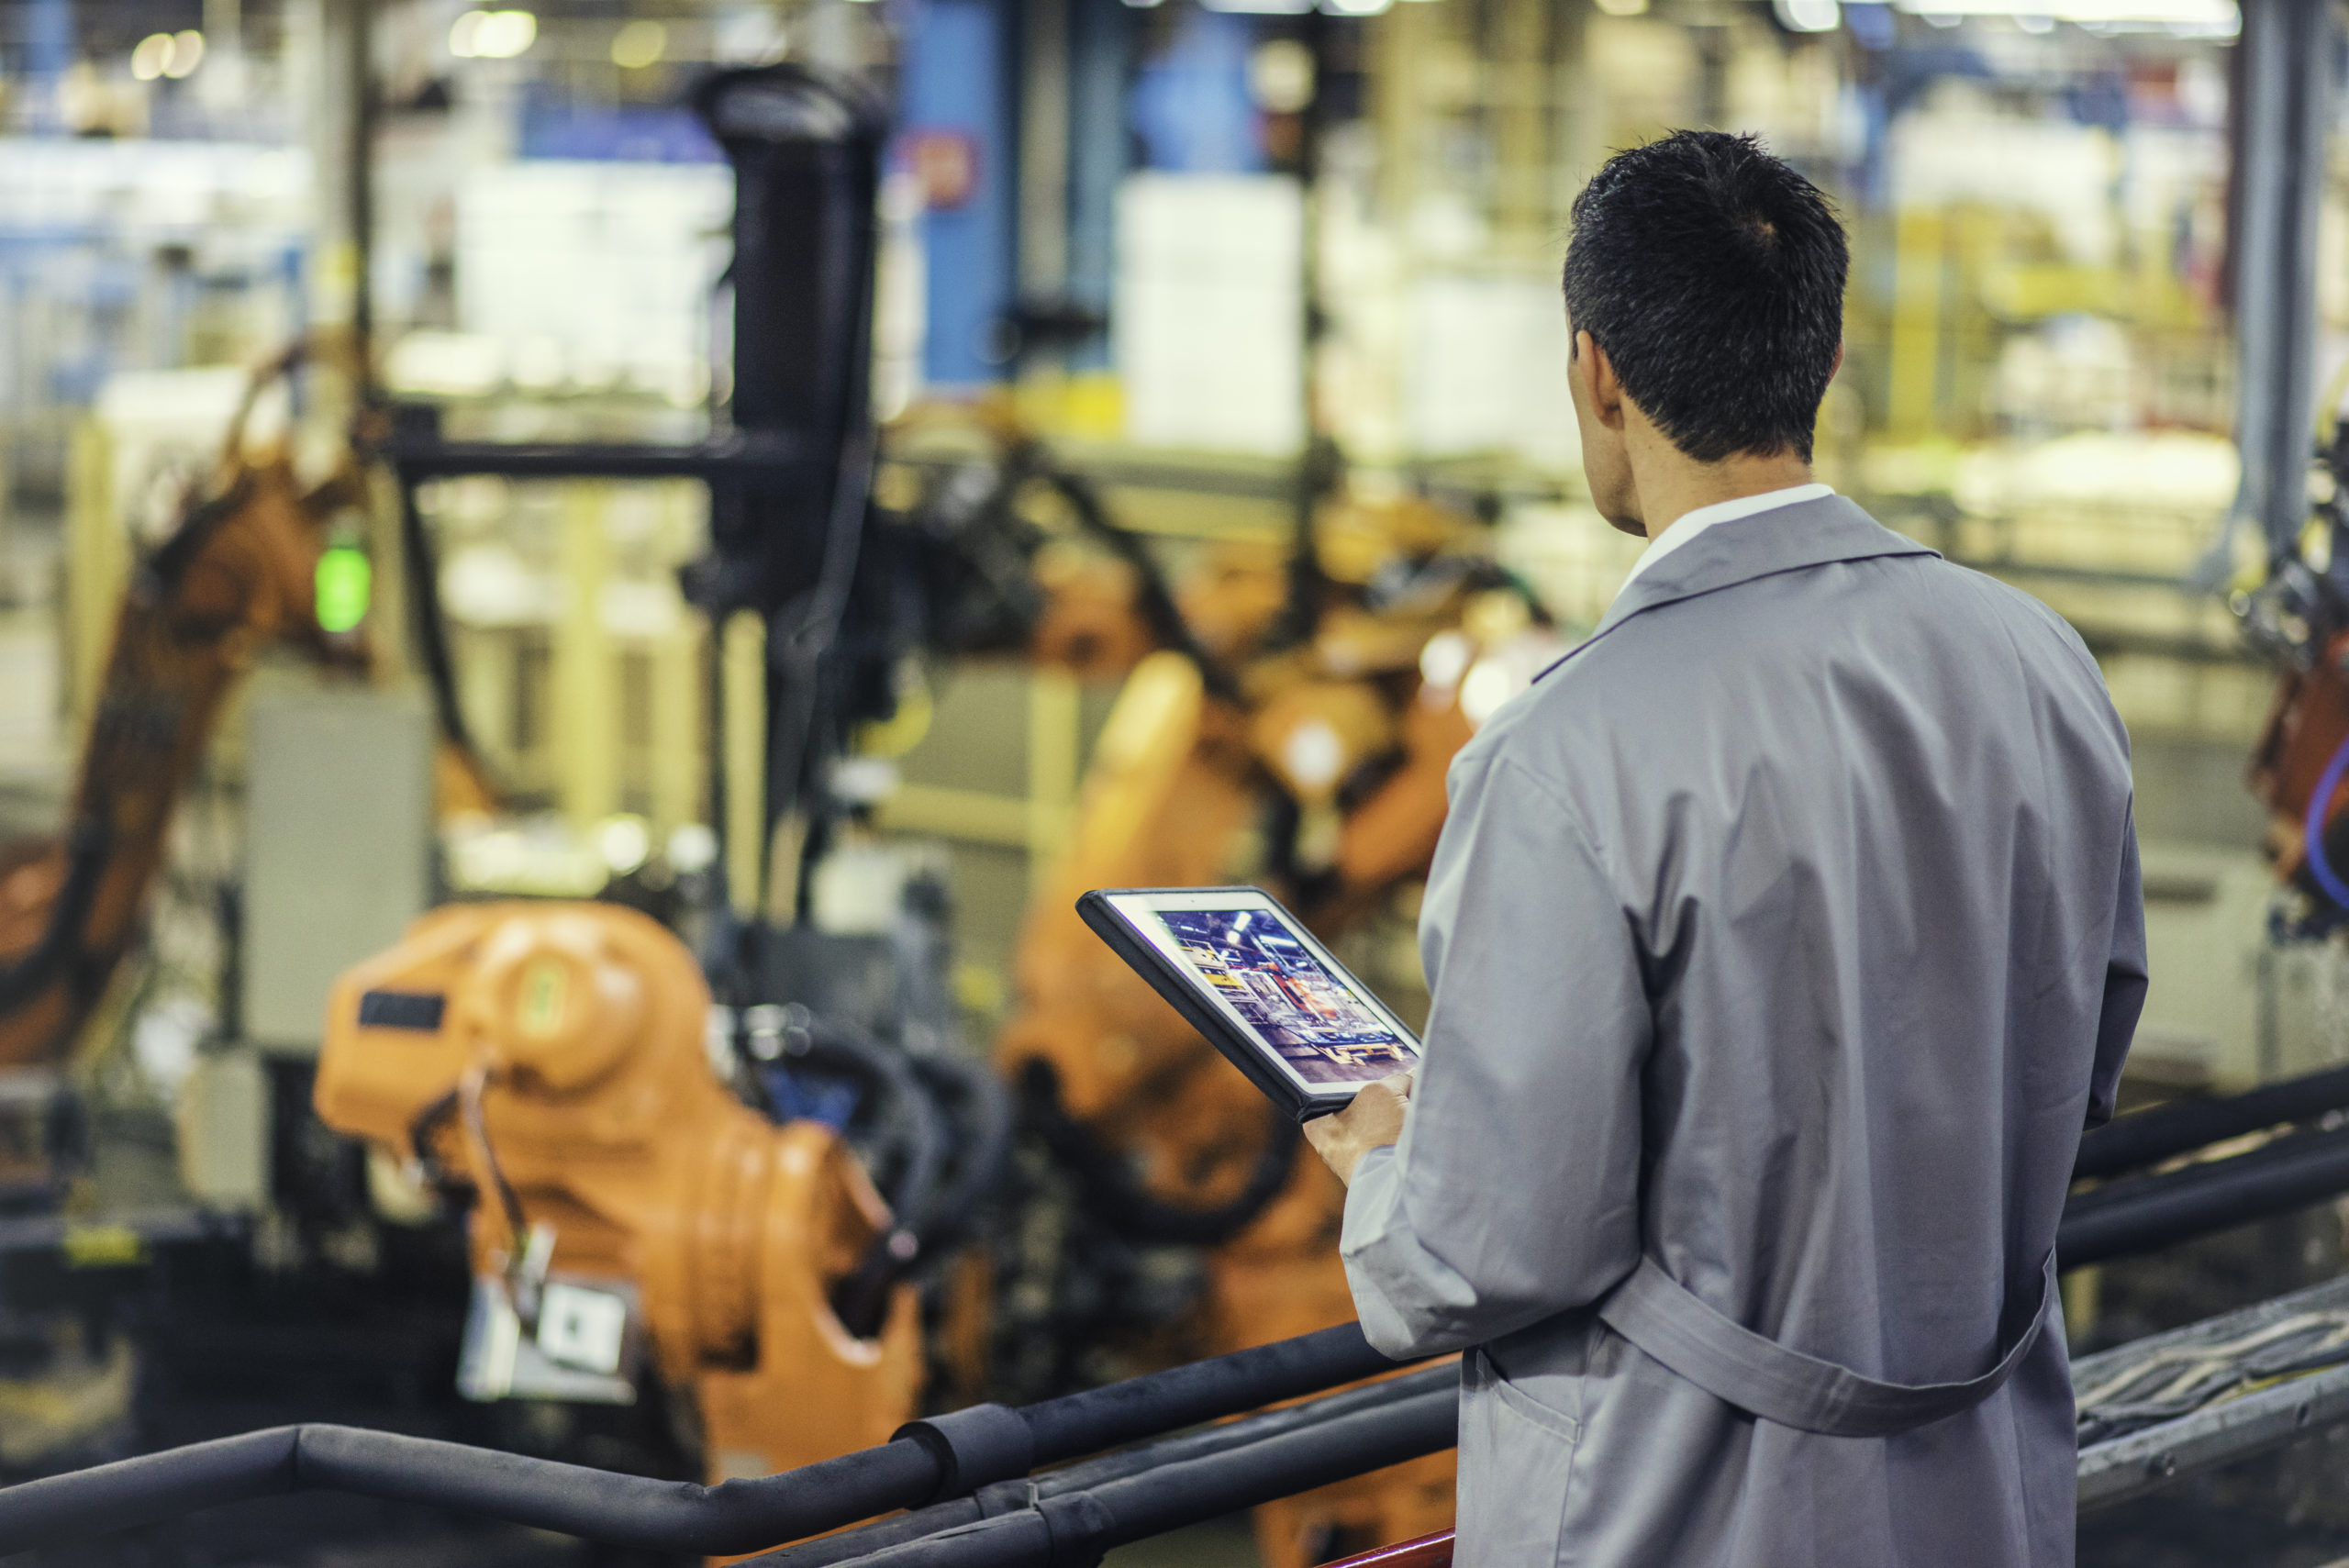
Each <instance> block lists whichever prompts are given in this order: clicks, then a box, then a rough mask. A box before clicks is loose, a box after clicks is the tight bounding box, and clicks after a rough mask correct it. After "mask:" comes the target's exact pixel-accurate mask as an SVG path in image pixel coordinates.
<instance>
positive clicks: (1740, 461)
mask: <svg viewBox="0 0 2349 1568" xmlns="http://www.w3.org/2000/svg"><path fill="white" fill-rule="evenodd" d="M1639 423H1640V424H1642V425H1645V424H1646V423H1647V422H1646V420H1645V419H1643V418H1642V419H1640V420H1639ZM1642 436H1643V437H1644V438H1645V439H1642ZM1631 438H1632V439H1631V440H1630V441H1629V442H1628V443H1627V444H1628V446H1629V448H1630V453H1629V455H1630V457H1631V483H1632V484H1633V485H1634V487H1635V488H1636V489H1637V490H1638V492H1639V497H1640V518H1641V521H1642V523H1643V524H1644V525H1645V526H1646V528H1647V537H1648V538H1650V539H1653V538H1655V537H1656V536H1657V535H1658V534H1660V533H1662V532H1664V529H1666V528H1670V527H1671V526H1672V525H1673V524H1674V523H1675V522H1677V521H1678V520H1679V519H1680V518H1682V517H1687V515H1688V514H1689V513H1691V512H1693V511H1695V510H1697V509H1698V507H1700V506H1716V505H1719V504H1720V502H1723V501H1735V500H1739V499H1741V498H1742V497H1744V496H1747V495H1766V494H1768V493H1769V492H1770V491H1773V490H1786V489H1790V488H1792V487H1793V486H1795V485H1798V484H1810V483H1812V480H1813V478H1814V476H1813V474H1812V473H1811V472H1810V463H1809V461H1808V460H1806V459H1804V458H1802V457H1799V456H1798V455H1797V454H1795V453H1794V452H1791V451H1785V452H1774V453H1769V454H1766V455H1765V454H1762V453H1757V452H1733V453H1731V455H1730V456H1728V457H1725V458H1723V459H1721V460H1720V462H1698V461H1697V460H1696V459H1694V458H1692V457H1690V456H1688V455H1687V453H1686V452H1683V451H1682V450H1680V449H1679V448H1678V447H1675V446H1674V445H1673V444H1672V442H1671V441H1670V439H1667V438H1666V437H1665V436H1664V434H1663V433H1662V432H1661V431H1658V430H1656V429H1655V428H1654V427H1653V426H1649V427H1648V428H1647V429H1646V430H1645V431H1643V432H1632V433H1631Z"/></svg>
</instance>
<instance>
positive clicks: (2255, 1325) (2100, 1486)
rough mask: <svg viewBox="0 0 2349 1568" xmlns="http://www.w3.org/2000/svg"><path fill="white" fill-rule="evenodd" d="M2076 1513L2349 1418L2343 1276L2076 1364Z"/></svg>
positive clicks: (2347, 1291) (2348, 1316)
mask: <svg viewBox="0 0 2349 1568" xmlns="http://www.w3.org/2000/svg"><path fill="white" fill-rule="evenodd" d="M2072 1386H2073V1388H2074V1389H2075V1390H2076V1393H2077V1397H2078V1399H2079V1405H2080V1434H2081V1447H2080V1469H2079V1476H2080V1507H2081V1509H2082V1510H2083V1511H2086V1510H2087V1509H2090V1508H2099V1507H2109V1506H2110V1505H2111V1504H2114V1503H2121V1502H2126V1501H2127V1500H2128V1499H2130V1498H2132V1497H2135V1496H2141V1495H2143V1494H2144V1493H2146V1492H2150V1491H2153V1490H2154V1489H2155V1488H2156V1487H2160V1486H2164V1485H2168V1484H2169V1483H2170V1482H2172V1481H2174V1480H2176V1479H2177V1478H2178V1477H2179V1476H2182V1475H2187V1474H2190V1473H2193V1472H2195V1471H2198V1470H2209V1469H2212V1468H2215V1467H2216V1466H2219V1465H2222V1464H2231V1463H2233V1462H2235V1461H2237V1460H2241V1459H2247V1458H2249V1457H2251V1456H2253V1455H2254V1454H2257V1453H2260V1452H2263V1451H2266V1450H2268V1449H2272V1448H2279V1447H2281V1446H2283V1445H2284V1444H2286V1443H2289V1442H2292V1441H2294V1440H2297V1439H2299V1438H2301V1437H2304V1436H2307V1435H2308V1434H2310V1433H2312V1432H2316V1431H2320V1430H2321V1429H2324V1428H2327V1427H2333V1426H2339V1425H2341V1424H2342V1423H2343V1422H2349V1278H2343V1279H2337V1280H2328V1281H2327V1282H2325V1283H2324V1284H2320V1285H2312V1286H2310V1288H2309V1289H2307V1290H2303V1291H2298V1292H2295V1293H2294V1294H2292V1295H2290V1296H2279V1297H2277V1299H2275V1300H2273V1301H2263V1302H2261V1303H2260V1304H2259V1305H2257V1306H2255V1307H2244V1308H2243V1309H2242V1310H2241V1311H2237V1312H2230V1313H2226V1314H2224V1315H2223V1316H2221V1317H2217V1318H2206V1319H2204V1320H2203V1321H2201V1322H2199V1323H2195V1324H2190V1325H2188V1327H2186V1328H2183V1329H2172V1330H2171V1331H2169V1332H2168V1333H2165V1334H2154V1335H2151V1336H2149V1337H2147V1338H2145V1339H2143V1340H2133V1341H2132V1342H2131V1343H2129V1344H2126V1345H2121V1346H2119V1347H2118V1348H2116V1349H2113V1350H2110V1351H2102V1352H2101V1353H2099V1354H2097V1355H2093V1356H2087V1357H2083V1358H2082V1359H2081V1360H2079V1361H2078V1362H2075V1363H2074V1364H2073V1367H2072Z"/></svg>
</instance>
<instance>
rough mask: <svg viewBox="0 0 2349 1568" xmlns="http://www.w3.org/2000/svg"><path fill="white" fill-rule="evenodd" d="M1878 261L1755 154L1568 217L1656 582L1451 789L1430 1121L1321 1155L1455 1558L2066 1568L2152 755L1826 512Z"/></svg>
mask: <svg viewBox="0 0 2349 1568" xmlns="http://www.w3.org/2000/svg"><path fill="white" fill-rule="evenodd" d="M1846 264H1847V261H1846V250H1845V245H1844V239H1843V234H1842V229H1841V228H1840V227H1839V226H1838V225H1837V223H1836V220H1835V218H1834V216H1833V215H1832V213H1831V211H1830V210H1829V208H1828V206H1827V205H1826V203H1825V201H1824V199H1823V198H1822V197H1821V196H1820V194H1819V192H1818V191H1817V190H1815V189H1814V188H1813V187H1812V186H1811V185H1810V184H1809V183H1808V182H1807V181H1805V180H1803V179H1802V178H1801V177H1800V176H1799V175H1798V174H1796V173H1795V172H1793V171H1792V170H1790V169H1788V168H1787V167H1786V166H1785V165H1784V164H1782V163H1780V162H1778V161H1776V160H1775V159H1773V158H1771V157H1769V156H1768V155H1767V154H1766V153H1765V152H1764V151H1762V150H1760V149H1759V148H1758V147H1757V146H1755V145H1754V144H1753V141H1752V140H1751V139H1740V138H1733V137H1729V136H1723V135H1718V134H1712V133H1690V132H1683V133H1680V134H1677V135H1675V136H1672V137H1669V138H1667V139H1664V140H1662V141H1658V142H1655V143H1653V144H1651V145H1649V146H1646V147H1642V148H1639V149H1635V150H1631V151H1627V152H1624V153H1621V154H1620V155H1619V156H1617V157H1616V158H1615V159H1613V160H1612V161H1609V163H1608V165H1607V166H1606V167H1605V168H1604V169H1603V170H1601V171H1600V172H1599V174H1598V177H1597V178H1596V179H1595V180H1593V181H1592V182H1591V184H1590V186H1589V188H1588V189H1587V190H1586V191H1585V192H1584V193H1583V195H1582V196H1581V197H1580V198H1579V200H1577V202H1576V203H1575V233H1574V238H1573V240H1572V242H1571V245H1570V249H1569V250H1568V254H1567V259H1566V266H1565V295H1566V308H1567V315H1568V317H1569V323H1570V326H1571V327H1572V328H1573V332H1574V338H1573V343H1574V348H1573V352H1572V355H1571V357H1570V361H1569V363H1568V365H1567V373H1568V375H1569V377H1570V379H1571V381H1572V384H1573V391H1574V402H1575V414H1576V417H1577V418H1578V421H1579V423H1580V425H1581V427H1582V437H1583V461H1584V464H1585V467H1586V471H1587V473H1588V475H1589V481H1590V487H1591V494H1592V498H1593V500H1594V502H1595V503H1596V505H1597V506H1598V509H1599V511H1600V512H1601V513H1603V514H1604V515H1605V516H1606V517H1607V518H1608V519H1609V521H1610V522H1612V523H1613V524H1614V525H1615V526H1616V527H1617V528H1622V529H1623V530H1625V531H1626V532H1630V533H1633V534H1643V535H1645V536H1646V537H1647V538H1648V539H1649V540H1650V543H1649V545H1648V547H1647V550H1646V551H1645V552H1644V553H1643V554H1642V556H1641V558H1640V561H1639V563H1638V566H1637V568H1636V569H1635V571H1634V573H1633V574H1632V576H1631V580H1630V581H1629V582H1628V583H1627V584H1625V586H1624V588H1623V590H1622V592H1621V594H1620V595H1619V596H1618V597H1617V598H1616V600H1615V603H1614V605H1613V607H1612V608H1610V609H1609V611H1608V613H1607V616H1606V617H1605V618H1604V619H1603V620H1602V621H1601V622H1600V623H1599V625H1598V630H1597V631H1596V632H1595V633H1593V635H1592V636H1591V638H1590V639H1589V640H1588V641H1586V642H1585V643H1584V644H1582V646H1580V647H1579V648H1577V649H1576V650H1575V651H1574V652H1572V653H1571V654H1569V655H1568V656H1567V657H1566V658H1565V659H1564V660H1563V661H1561V662H1559V663H1558V664H1557V665H1555V666H1553V668H1552V669H1551V670H1550V671H1549V672H1547V673H1545V674H1544V675H1543V676H1542V679H1540V680H1539V681H1538V682H1536V683H1535V684H1534V686H1533V688H1532V689H1531V691H1529V692H1527V693H1525V694H1524V695H1520V696H1519V697H1518V698H1516V699H1515V700H1514V701H1512V702H1510V703H1508V704H1507V705H1506V706H1503V707H1502V708H1501V709H1500V710H1499V712H1497V714H1495V715H1494V716H1493V717H1492V718H1491V720H1490V721H1489V722H1487V723H1486V726H1485V728H1484V729H1483V731H1482V732H1481V733H1480V734H1479V735H1478V736H1477V737H1476V738H1475V740H1474V741H1473V742H1472V743H1471V744H1470V745H1469V746H1468V747H1467V748H1466V749H1465V750H1464V751H1462V752H1461V753H1460V756H1459V758H1458V760H1457V761H1456V762H1454V764H1453V770H1452V779H1451V795H1452V804H1451V816H1450V818H1449V820H1448V822H1447V824H1446V826H1445V828H1444V832H1443V840H1442V846H1441V847H1440V848H1439V849H1438V851H1436V858H1435V865H1434V869H1433V871H1432V873H1431V876H1430V880H1429V884H1428V892H1427V900H1426V905H1425V912H1424V913H1423V915H1422V916H1421V917H1420V947H1421V951H1422V954H1423V956H1424V958H1425V960H1426V964H1427V973H1428V979H1429V982H1430V984H1431V986H1432V987H1433V992H1434V1002H1433V1006H1432V1010H1431V1013H1430V1015H1429V1018H1428V1027H1427V1039H1426V1051H1425V1055H1424V1058H1423V1065H1422V1066H1421V1067H1420V1069H1419V1073H1418V1074H1417V1082H1416V1085H1414V1084H1412V1083H1411V1082H1410V1081H1409V1080H1404V1079H1390V1080H1388V1082H1387V1084H1385V1085H1380V1086H1377V1087H1374V1088H1373V1089H1370V1090H1366V1091H1365V1092H1364V1094H1363V1095H1362V1096H1361V1097H1360V1098H1359V1099H1357V1101H1356V1102H1355V1103H1354V1105H1353V1106H1351V1107H1350V1108H1349V1109H1348V1110H1346V1111H1345V1112H1344V1113H1342V1114H1341V1115H1340V1116H1336V1117H1331V1118H1325V1119H1324V1120H1321V1121H1318V1122H1315V1123H1312V1124H1310V1125H1309V1127H1308V1132H1309V1135H1310V1136H1311V1137H1312V1139H1313V1140H1314V1142H1315V1145H1316V1147H1317V1148H1319V1150H1320V1151H1321V1152H1322V1155H1323V1157H1324V1158H1325V1159H1327V1160H1328V1161H1329V1162H1330V1165H1331V1166H1332V1168H1334V1169H1335V1170H1336V1171H1337V1173H1338V1174H1339V1175H1340V1176H1341V1177H1343V1178H1345V1179H1346V1180H1347V1181H1348V1183H1349V1185H1350V1187H1351V1191H1350V1192H1349V1193H1348V1195H1347V1201H1346V1215H1345V1229H1344V1234H1343V1238H1342V1241H1341V1247H1342V1251H1343V1252H1344V1256H1345V1262H1346V1268H1347V1271H1348V1275H1349V1277H1350V1279H1351V1281H1352V1284H1353V1295H1354V1300H1355V1303H1356V1304H1357V1306H1358V1307H1359V1308H1360V1311H1361V1314H1362V1321H1363V1326H1364V1329H1365V1330H1366V1331H1367V1332H1368V1333H1369V1336H1370V1338H1371V1340H1372V1342H1373V1343H1375V1344H1376V1345H1377V1346H1378V1347H1379V1348H1380V1349H1381V1350H1383V1351H1387V1352H1388V1353H1390V1354H1394V1355H1398V1356H1399V1355H1407V1354H1420V1353H1426V1352H1430V1351H1445V1350H1453V1349H1460V1348H1463V1347H1468V1348H1469V1350H1468V1355H1467V1357H1466V1360H1465V1362H1464V1369H1463V1374H1462V1388H1463V1392H1462V1398H1461V1412H1460V1415H1461V1424H1460V1525H1459V1529H1460V1535H1459V1544H1458V1549H1457V1550H1458V1552H1459V1556H1458V1559H1457V1561H1458V1562H1459V1563H1460V1564H1461V1568H1531V1565H1534V1564H1547V1563H1567V1562H1573V1563H1576V1564H1588V1565H1590V1568H1943V1565H1946V1568H2000V1565H2005V1564H2016V1565H2021V1564H2031V1565H2033V1568H2054V1565H2057V1564H2069V1563H2070V1562H2071V1561H2072V1540H2073V1507H2074V1498H2073V1473H2074V1437H2073V1414H2072V1396H2071V1386H2070V1376H2069V1370H2068V1366H2067V1362H2066V1360H2065V1347H2064V1339H2063V1323H2062V1318H2061V1313H2060V1310H2059V1306H2058V1302H2057V1299H2056V1296H2055V1293H2054V1261H2053V1248H2054V1240H2055V1226H2056V1220H2057V1218H2058V1216H2059V1214H2060V1213H2061V1211H2062V1208H2063V1204H2064V1193H2065V1185H2066V1184H2067V1182H2068V1180H2069V1173H2070V1170H2071V1164H2072V1159H2073V1155H2074V1152H2075V1149H2076V1145H2077V1142H2078V1140H2079V1136H2080V1133H2081V1131H2082V1129H2083V1128H2084V1127H2086V1126H2089V1125H2093V1124H2094V1123H2097V1122H2099V1121H2101V1120H2103V1119H2104V1118H2106V1117H2108V1116H2110V1114H2111V1110H2112V1100H2113V1091H2114V1086H2115V1083H2116V1080H2117V1079H2118V1077H2119V1075H2120V1071H2121V1057H2122V1055H2123V1054H2124V1053H2125V1052H2126V1051H2127V1049H2128V1043H2129V1039H2130V1035H2131V1033H2132V1030H2133V1029H2134V1027H2135V1023H2136V1017H2137V1012H2138V1008H2139V1006H2140V1004H2141V1002H2142V1000H2143V994H2144V984H2145V962H2144V932H2143V910H2142V907H2141V902H2140V894H2139V885H2138V872H2137V857H2136V840H2135V834H2134V831H2133V828H2132V822H2131V815H2130V774H2129V754H2128V737H2127V735H2126V734H2125V732H2124V731H2123V730H2122V728H2121V723H2120V720H2119V719H2118V718H2117V717H2115V716H2114V714H2113V711H2112V706H2111V704H2110V701H2109V699H2108V698H2107V695H2106V693H2105V689H2104V685H2103V683H2102V681H2101V679H2100V678H2099V674H2098V671H2097V667H2096V665H2095V663H2094V662H2092V661H2091V660H2090V658H2089V656H2088V654H2087V651H2086V650H2085V649H2084V648H2083V647H2082V646H2081V644H2080V641H2079V639H2078V638H2077V637H2076V636H2075V635H2074V634H2073V633H2072V631H2071V630H2070V629H2069V628H2067V627H2066V626H2065V624H2064V622H2063V621H2061V620H2060V619H2058V618H2057V617H2055V615H2054V614H2053V613H2052V612H2051V611H2049V610H2048V609H2047V608H2046V607H2045V606H2043V605H2041V604H2039V603H2038V602H2037V601H2035V600H2033V599H2031V598H2029V597H2027V596H2026V595H2022V594H2021V593H2018V592H2016V591H2014V590H2013V589H2010V588H2008V587H2005V586H2002V585H2001V584H1998V583H1996V582H1993V581H1991V580H1990V579H1988V578H1987V577H1983V576H1980V575H1977V574H1976V573H1972V572H1968V571H1965V570H1963V569H1961V568H1958V567H1955V566H1952V565H1950V564H1948V563H1947V562H1943V560H1942V559H1941V558H1940V557H1939V556H1937V555H1936V554H1934V553H1933V552H1932V550H1927V549H1925V548H1924V547H1923V546H1921V545H1919V544H1916V543H1914V542H1912V541H1911V540H1909V539H1904V538H1902V537H1901V536H1900V535H1898V534H1896V533H1892V532H1890V531H1888V530H1887V529H1885V528H1881V527H1879V526H1878V525H1877V524H1876V522H1874V521H1873V520H1871V519H1870V518H1869V517H1867V515H1866V514H1865V513H1864V512H1862V511H1861V510H1860V508H1859V507H1857V506H1854V505H1853V504H1852V503H1851V502H1849V501H1846V500H1843V499H1842V498H1840V497H1839V496H1837V495H1834V493H1833V492H1831V490H1829V489H1828V488H1827V487H1826V486H1825V485H1822V484H1813V483H1811V482H1810V481H1811V473H1810V450H1811V430H1812V427H1813V424H1814V422H1815V420H1816V417H1817V414H1818V409H1819V406H1820V400H1821V398H1822V397H1823V396H1824V395H1825V392H1826V388H1827V384H1828V382H1829V381H1830V379H1831V377H1832V376H1833V374H1834V373H1835V370H1836V367H1837V365H1838V364H1839V362H1840V360H1841V355H1842V343H1841V338H1842V292H1843V282H1844V274H1845V270H1846Z"/></svg>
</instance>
